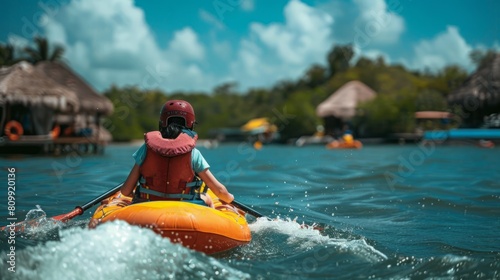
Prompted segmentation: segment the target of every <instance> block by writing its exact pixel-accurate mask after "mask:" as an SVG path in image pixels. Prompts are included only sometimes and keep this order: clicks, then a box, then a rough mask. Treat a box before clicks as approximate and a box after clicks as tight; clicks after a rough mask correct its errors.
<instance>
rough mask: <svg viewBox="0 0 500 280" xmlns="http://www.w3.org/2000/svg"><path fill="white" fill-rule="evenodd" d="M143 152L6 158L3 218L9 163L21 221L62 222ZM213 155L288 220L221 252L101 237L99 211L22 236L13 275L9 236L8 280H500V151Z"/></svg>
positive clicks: (117, 233) (430, 148)
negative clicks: (92, 225)
mask: <svg viewBox="0 0 500 280" xmlns="http://www.w3.org/2000/svg"><path fill="white" fill-rule="evenodd" d="M136 148H137V147H134V146H124V145H114V146H110V147H108V148H107V150H106V152H105V154H104V155H101V156H83V157H79V156H77V155H75V154H70V155H68V156H63V157H27V156H17V157H3V158H1V159H0V165H1V167H2V173H1V175H0V180H1V182H2V184H3V185H4V187H3V188H2V189H3V191H2V192H1V193H0V222H1V223H0V224H2V225H3V224H8V222H9V221H8V220H7V218H8V217H9V215H8V211H7V210H8V195H7V186H8V178H7V176H8V175H7V174H8V171H7V168H8V167H14V168H16V171H15V176H16V181H15V183H16V192H15V207H16V208H15V217H17V219H18V220H24V219H25V216H26V214H27V212H28V211H29V210H31V209H37V206H36V205H39V206H40V207H41V209H43V211H45V212H46V213H47V216H49V217H50V216H54V215H58V214H62V213H66V212H69V211H70V210H72V209H73V208H74V207H75V206H76V205H81V204H83V203H85V202H87V201H89V200H91V199H92V198H94V197H95V196H97V195H99V194H100V193H102V192H104V191H106V190H108V189H110V188H112V187H113V186H115V185H117V184H118V183H120V182H122V181H123V180H124V179H125V178H126V176H127V174H128V171H129V169H130V167H131V165H132V158H131V154H132V153H133V151H134V150H135V149H136ZM200 150H201V151H202V153H203V154H204V155H205V157H206V159H207V160H208V161H209V163H210V164H211V170H212V172H213V173H214V174H216V176H217V177H218V178H219V179H220V180H221V181H222V182H223V183H225V184H226V186H227V187H228V188H229V189H230V191H231V192H232V193H233V194H234V195H235V196H236V199H237V200H238V201H239V202H242V203H245V204H247V205H249V206H251V207H253V208H254V209H255V210H257V211H259V212H261V213H262V214H264V215H267V216H268V217H271V218H273V219H274V220H272V221H268V220H266V219H258V220H256V219H255V218H253V217H249V221H250V223H251V225H250V227H251V231H252V235H253V240H252V242H251V243H250V244H249V245H247V246H245V247H241V248H238V249H236V250H234V251H231V252H229V253H226V254H224V255H220V256H216V257H213V256H206V255H204V254H200V253H197V252H193V251H190V250H188V249H186V248H183V247H181V246H179V245H176V244H171V243H170V242H169V241H168V240H166V239H162V238H160V237H158V236H156V235H155V234H153V233H152V232H150V231H148V230H146V229H140V228H136V227H131V226H128V225H127V224H125V223H111V224H105V225H102V226H100V227H98V228H97V229H95V230H88V229H86V228H85V225H86V223H87V222H88V220H89V218H90V215H91V213H92V211H93V210H94V209H95V208H92V209H91V210H89V211H87V212H86V213H85V214H84V215H82V216H80V217H78V218H77V219H75V220H73V221H71V222H70V223H68V224H64V225H63V224H52V223H46V224H45V226H43V227H40V228H37V229H34V230H30V231H28V232H26V233H25V234H22V235H18V236H16V237H15V242H16V243H15V250H14V252H15V270H16V272H10V271H9V270H8V269H9V268H10V267H11V264H9V263H8V262H7V261H9V259H11V257H9V256H8V255H7V254H9V253H11V250H10V247H9V246H11V245H9V244H8V242H9V240H11V239H9V238H8V236H6V235H5V234H4V235H2V237H1V238H0V246H1V256H0V258H1V260H2V264H1V265H0V278H1V279H499V278H500V172H499V168H498V167H499V163H500V149H499V148H494V149H484V148H479V147H474V146H434V145H432V144H426V145H424V144H419V145H406V146H365V147H364V148H363V149H361V150H326V149H325V148H324V147H322V146H311V147H301V148H297V147H291V146H265V147H264V148H263V149H262V150H260V151H255V150H253V149H251V148H250V147H249V146H248V145H246V144H232V145H222V146H219V147H218V148H216V149H204V148H200ZM302 224H304V225H309V226H312V227H304V226H301V225H302ZM11 255H12V254H11Z"/></svg>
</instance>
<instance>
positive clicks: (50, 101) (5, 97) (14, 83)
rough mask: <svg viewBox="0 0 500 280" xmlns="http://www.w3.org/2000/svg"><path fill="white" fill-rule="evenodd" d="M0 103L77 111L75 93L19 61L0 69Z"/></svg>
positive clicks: (77, 105) (77, 101)
mask: <svg viewBox="0 0 500 280" xmlns="http://www.w3.org/2000/svg"><path fill="white" fill-rule="evenodd" d="M0 103H1V104H7V103H8V104H21V105H24V106H39V105H41V106H43V107H47V108H50V109H53V110H55V111H60V112H77V111H78V110H79V104H80V102H79V100H78V97H77V96H76V94H75V93H74V92H73V91H72V90H70V89H68V88H67V87H64V86H63V85H60V84H59V83H57V82H55V81H54V80H52V79H50V78H48V77H46V76H45V75H44V74H43V73H41V72H39V71H37V70H36V68H34V67H33V66H32V65H31V64H29V63H28V62H25V61H21V62H19V63H17V64H15V65H12V66H10V67H3V68H0Z"/></svg>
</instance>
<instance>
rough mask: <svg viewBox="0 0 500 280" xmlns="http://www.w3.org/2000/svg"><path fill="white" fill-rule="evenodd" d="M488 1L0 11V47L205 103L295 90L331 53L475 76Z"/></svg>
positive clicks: (490, 35) (494, 29) (495, 7)
mask: <svg viewBox="0 0 500 280" xmlns="http://www.w3.org/2000/svg"><path fill="white" fill-rule="evenodd" d="M498 11H500V1H497V0H476V1H474V0H442V1H431V0H420V1H418V0H286V1H285V0H274V1H265V0H208V1H195V0H184V1H165V0H164V1H161V0H152V1H145V0H142V1H131V0H107V1H102V0H39V1H28V0H20V1H4V3H3V9H2V10H1V11H0V23H1V24H0V42H3V43H6V42H9V43H12V44H14V45H17V46H20V47H22V46H25V45H26V44H30V43H31V42H32V37H33V35H34V34H39V35H42V36H45V37H47V38H48V39H49V40H50V41H51V42H53V43H60V44H62V45H64V47H65V49H66V53H65V57H64V59H65V60H66V62H67V63H68V64H69V65H70V66H71V67H72V68H73V69H74V70H75V71H77V72H78V73H79V74H80V75H82V76H83V77H84V78H85V79H86V80H88V81H89V82H90V83H91V84H92V85H93V86H94V87H95V88H96V89H97V90H99V91H102V90H105V89H106V88H108V87H109V86H110V85H112V84H116V85H119V86H125V85H136V86H139V87H141V88H144V89H149V88H160V89H163V90H165V91H167V92H171V91H173V90H197V91H204V92H209V91H211V90H212V89H213V87H215V86H216V85H219V84H221V83H223V82H229V81H236V82H237V83H238V84H239V86H240V87H239V88H240V90H241V91H244V90H246V89H248V88H252V87H269V86H271V85H273V84H274V83H276V82H277V81H279V80H283V79H297V78H298V77H300V76H302V75H303V74H304V72H305V71H306V70H307V68H308V67H310V66H311V65H312V64H313V63H317V64H325V60H326V59H325V58H326V55H327V53H328V51H329V50H331V48H332V47H333V46H334V45H336V44H346V43H353V44H354V47H355V50H356V58H358V57H360V56H367V57H371V58H375V57H377V56H383V57H384V58H385V59H386V61H388V62H389V63H399V64H403V65H404V66H406V67H407V68H410V69H418V70H423V69H429V70H431V71H439V70H440V69H442V68H443V67H445V66H447V65H451V64H458V65H460V66H462V67H464V68H465V69H467V70H469V71H472V70H473V69H474V67H473V64H472V62H471V61H470V59H469V53H470V51H471V50H473V49H496V50H500V20H499V17H498V16H497V15H495V13H497V14H498Z"/></svg>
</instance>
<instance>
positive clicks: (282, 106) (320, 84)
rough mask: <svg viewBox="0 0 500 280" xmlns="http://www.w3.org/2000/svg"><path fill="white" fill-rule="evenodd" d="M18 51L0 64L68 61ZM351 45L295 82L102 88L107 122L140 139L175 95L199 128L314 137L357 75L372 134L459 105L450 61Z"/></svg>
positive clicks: (42, 42)
mask: <svg viewBox="0 0 500 280" xmlns="http://www.w3.org/2000/svg"><path fill="white" fill-rule="evenodd" d="M50 50H52V51H50ZM21 53H22V54H23V55H24V56H21V57H20V56H16V55H15V48H14V47H12V46H10V45H1V44H0V65H12V64H14V63H16V62H17V61H19V60H21V59H25V60H28V61H30V62H32V63H37V62H38V61H41V60H59V59H61V57H62V55H63V53H64V48H63V47H61V46H55V47H54V48H52V49H50V48H49V44H48V42H47V40H46V39H44V38H35V47H34V48H31V47H27V48H24V49H23V50H22V51H21ZM494 54H495V52H493V51H479V50H476V51H473V52H472V53H471V58H472V59H473V60H474V62H475V63H476V65H477V67H484V65H485V64H486V63H487V62H488V61H489V60H490V59H491V58H492V56H493V55H494ZM354 56H355V52H354V48H353V47H352V46H351V45H334V46H332V48H331V50H330V52H328V54H327V55H326V57H325V62H324V65H320V64H313V65H311V66H310V67H309V68H308V69H306V70H305V71H304V74H303V75H302V77H300V78H298V79H296V80H291V79H290V80H282V81H279V82H277V83H276V84H274V85H272V86H270V87H268V88H251V89H248V90H246V91H245V92H240V91H238V85H237V84H236V83H226V84H221V85H218V86H216V87H215V88H213V89H212V90H210V91H207V92H194V91H193V92H184V91H183V92H180V91H179V92H175V91H174V92H164V91H161V90H146V89H141V88H139V87H137V86H123V87H117V86H111V87H110V88H108V89H107V90H105V91H104V92H103V94H104V95H105V96H106V97H107V98H109V99H110V100H111V101H112V102H113V104H114V106H115V111H114V113H113V114H112V115H111V116H110V117H108V118H107V119H106V120H105V123H104V125H105V126H106V127H107V128H108V129H109V130H110V131H111V133H112V135H113V138H114V140H116V141H128V140H132V139H141V138H142V137H143V134H144V132H147V131H151V130H155V129H157V128H158V116H159V112H160V109H161V107H162V105H163V104H164V102H165V101H166V100H168V99H185V100H187V101H189V102H190V103H191V104H192V105H193V107H194V108H195V111H196V119H197V122H198V124H197V125H196V131H197V132H198V134H199V135H200V137H201V138H208V137H210V136H211V135H210V131H211V130H213V129H217V128H238V127H240V126H242V125H243V124H244V123H246V122H247V121H248V120H250V119H252V118H257V117H267V118H269V120H271V121H272V122H273V123H274V124H275V125H277V127H278V129H279V132H280V135H281V139H282V140H283V141H286V140H288V139H291V138H296V137H300V136H302V135H311V134H313V133H314V132H315V131H316V127H317V126H318V125H321V124H322V123H323V121H322V120H321V119H320V118H318V117H317V116H316V107H317V106H318V105H319V104H320V103H321V102H322V101H324V100H325V99H326V98H327V97H329V96H330V95H331V94H332V93H333V92H334V91H336V90H337V89H339V88H340V87H341V86H343V85H344V84H345V83H347V82H349V81H352V80H358V81H361V82H363V83H364V84H366V85H367V86H369V87H370V88H372V89H373V90H374V91H375V92H376V93H377V97H376V98H375V99H373V100H372V101H369V102H365V103H363V104H360V105H359V106H358V109H359V110H358V111H359V113H358V115H357V116H356V117H355V118H354V120H353V121H352V122H353V125H355V126H358V127H362V128H363V131H364V135H365V136H369V137H385V136H388V135H390V134H391V133H401V132H413V131H414V130H415V120H414V118H413V116H414V113H415V112H416V111H422V110H436V111H453V110H455V109H454V108H449V106H448V104H447V101H446V98H447V96H448V95H449V94H450V93H451V92H452V91H453V90H454V89H456V88H457V87H459V86H460V85H462V83H463V82H464V81H465V79H466V78H467V77H468V73H467V72H466V70H465V69H463V68H461V67H460V66H457V65H449V66H446V67H444V68H443V69H441V70H439V71H437V72H430V71H411V70H409V69H407V68H405V67H404V66H402V65H398V64H393V65H390V64H387V63H386V62H385V61H384V59H383V58H382V57H379V58H377V59H370V58H367V57H360V58H359V59H357V60H356V61H355V62H354V61H353V58H354Z"/></svg>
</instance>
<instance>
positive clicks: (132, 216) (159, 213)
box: [89, 190, 252, 254]
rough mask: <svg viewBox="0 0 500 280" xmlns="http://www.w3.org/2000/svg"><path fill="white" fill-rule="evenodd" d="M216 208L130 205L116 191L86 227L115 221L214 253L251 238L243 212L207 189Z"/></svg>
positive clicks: (158, 203) (160, 203)
mask: <svg viewBox="0 0 500 280" xmlns="http://www.w3.org/2000/svg"><path fill="white" fill-rule="evenodd" d="M207 194H209V195H210V196H211V197H212V200H213V202H214V206H215V208H210V207H207V206H202V205H198V204H194V203H190V202H183V201H151V202H142V203H134V204H131V201H132V198H131V197H127V196H124V195H122V194H121V193H120V192H118V193H116V194H115V195H113V196H112V197H110V198H109V199H107V200H105V201H103V203H102V204H101V205H100V206H99V207H98V208H97V209H96V211H95V213H94V215H93V217H92V220H91V224H89V227H94V226H95V224H94V222H95V221H98V224H100V223H105V222H109V221H114V220H123V221H126V222H127V223H129V224H132V225H137V226H140V227H145V228H150V229H152V230H153V231H155V232H156V233H158V234H160V235H161V236H163V237H166V238H169V239H170V240H171V241H172V242H174V243H180V244H182V245H183V246H185V247H187V248H190V249H193V250H196V251H200V252H203V253H206V254H215V253H219V252H223V251H227V250H230V249H233V248H235V247H238V246H241V245H245V244H247V243H249V242H250V241H251V239H252V237H251V234H250V229H249V227H248V223H247V221H246V219H245V212H243V211H241V210H240V209H237V208H235V207H234V206H232V205H226V204H223V203H221V202H220V201H219V199H218V198H217V196H215V195H214V194H213V193H212V192H211V191H210V190H209V191H208V192H207Z"/></svg>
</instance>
